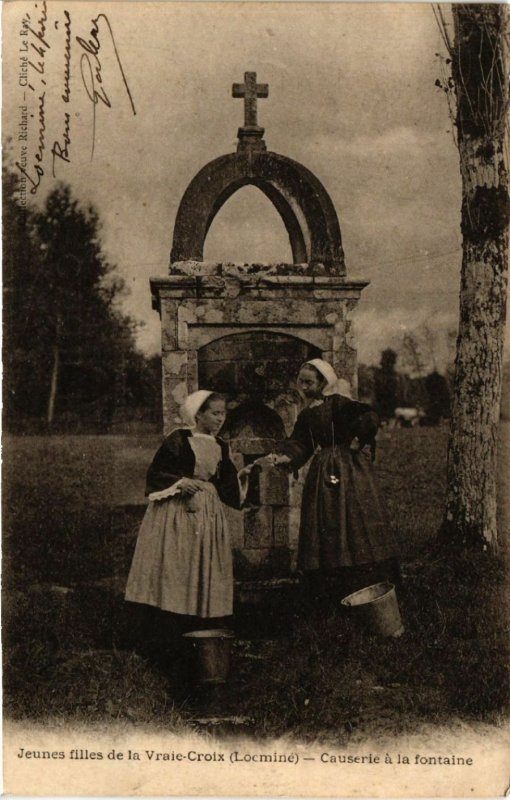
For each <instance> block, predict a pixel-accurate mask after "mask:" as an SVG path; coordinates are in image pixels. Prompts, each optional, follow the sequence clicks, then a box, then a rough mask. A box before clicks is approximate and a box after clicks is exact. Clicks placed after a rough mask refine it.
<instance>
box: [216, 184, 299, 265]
mask: <svg viewBox="0 0 510 800" xmlns="http://www.w3.org/2000/svg"><path fill="white" fill-rule="evenodd" d="M293 256H294V254H293V253H292V252H291V251H290V242H289V236H288V234H287V231H286V230H285V227H284V225H282V221H281V218H280V216H279V213H278V211H277V210H276V207H275V205H274V204H273V203H271V202H270V201H269V200H268V198H267V196H266V195H265V193H264V192H262V191H260V189H259V188H258V187H257V186H254V185H253V184H246V185H245V186H241V188H240V189H238V191H237V192H234V194H232V195H231V196H230V197H229V199H228V200H227V201H226V202H225V203H224V204H223V206H222V207H221V208H220V209H219V211H218V213H217V214H216V216H215V217H214V219H213V220H212V223H211V225H210V227H209V231H208V233H207V236H206V239H205V243H204V259H205V261H206V262H209V263H237V264H248V263H249V264H253V263H257V264H263V263H264V264H269V263H278V264H292V262H293Z"/></svg>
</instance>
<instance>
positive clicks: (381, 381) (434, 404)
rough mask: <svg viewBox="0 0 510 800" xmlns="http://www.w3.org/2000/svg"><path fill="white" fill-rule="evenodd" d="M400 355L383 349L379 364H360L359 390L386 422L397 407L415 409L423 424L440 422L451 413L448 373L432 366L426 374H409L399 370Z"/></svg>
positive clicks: (361, 396)
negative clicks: (443, 373)
mask: <svg viewBox="0 0 510 800" xmlns="http://www.w3.org/2000/svg"><path fill="white" fill-rule="evenodd" d="M397 362H398V354H397V353H396V352H395V350H392V349H390V348H388V349H386V350H383V351H382V353H381V361H380V364H379V366H366V365H364V364H360V366H359V370H358V391H359V396H360V398H361V399H365V400H368V401H369V402H370V403H371V404H372V405H373V406H374V408H375V409H376V411H377V412H378V414H379V416H380V417H381V419H382V420H383V421H388V420H391V419H393V418H394V417H395V410H396V409H398V408H409V407H412V408H416V409H418V410H419V411H421V412H422V413H423V417H422V424H426V425H438V424H439V423H440V422H441V421H442V420H443V419H446V418H448V417H449V416H450V398H451V383H450V380H449V375H448V374H447V375H446V376H445V375H441V374H440V373H439V372H438V371H437V369H435V368H434V369H432V370H431V371H430V372H428V373H427V374H424V375H415V376H412V375H410V374H409V373H408V372H407V371H399V370H397Z"/></svg>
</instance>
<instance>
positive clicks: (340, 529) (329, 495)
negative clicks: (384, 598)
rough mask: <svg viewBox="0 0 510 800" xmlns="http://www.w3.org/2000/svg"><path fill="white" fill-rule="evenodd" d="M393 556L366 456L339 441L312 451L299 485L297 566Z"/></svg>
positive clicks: (334, 565) (325, 566) (328, 566)
mask: <svg viewBox="0 0 510 800" xmlns="http://www.w3.org/2000/svg"><path fill="white" fill-rule="evenodd" d="M395 557H398V545H397V542H396V540H395V537H394V535H393V533H392V530H391V528H390V525H389V521H388V517H387V514H386V510H385V507H384V502H383V500H382V498H381V494H380V491H379V488H378V486H377V482H376V479H375V475H374V469H373V465H372V462H371V459H370V456H369V455H368V454H366V453H365V452H364V451H354V450H350V449H349V448H347V447H343V446H342V447H340V446H338V447H335V448H333V447H328V448H324V449H323V450H320V451H319V452H317V453H316V454H315V455H314V456H313V458H312V461H311V464H310V468H309V470H308V475H307V476H306V480H305V485H304V488H303V500H302V506H301V524H300V531H299V548H298V568H299V569H301V570H303V571H311V570H321V572H324V571H326V572H327V571H335V570H338V569H340V568H342V567H357V566H361V565H369V564H375V563H377V562H382V561H385V560H387V559H394V558H395Z"/></svg>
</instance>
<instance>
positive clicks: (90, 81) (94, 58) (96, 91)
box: [76, 14, 136, 160]
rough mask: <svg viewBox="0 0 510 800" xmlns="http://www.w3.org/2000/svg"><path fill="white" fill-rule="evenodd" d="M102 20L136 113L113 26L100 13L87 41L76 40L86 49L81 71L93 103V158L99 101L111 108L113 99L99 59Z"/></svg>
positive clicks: (95, 19) (78, 37)
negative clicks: (105, 81) (108, 91)
mask: <svg viewBox="0 0 510 800" xmlns="http://www.w3.org/2000/svg"><path fill="white" fill-rule="evenodd" d="M101 20H103V21H104V23H105V24H106V26H107V27H108V31H109V33H110V38H111V41H112V45H113V49H114V51H115V57H116V59H117V64H118V66H119V70H120V74H121V76H122V81H123V83H124V87H125V89H126V92H127V94H128V97H129V102H130V104H131V109H132V111H133V114H134V115H136V109H135V104H134V102H133V98H132V96H131V91H130V89H129V85H128V82H127V79H126V75H125V73H124V69H123V67H122V62H121V60H120V56H119V52H118V50H117V44H116V42H115V37H114V35H113V30H112V26H111V24H110V20H109V19H108V17H107V16H106V14H98V16H97V17H95V18H94V19H92V20H91V21H92V29H91V31H90V34H89V38H88V40H87V41H86V40H85V39H82V37H81V36H77V37H76V41H77V42H78V44H79V45H80V46H81V47H82V48H83V50H84V51H85V52H84V53H82V56H81V59H80V71H81V78H82V81H83V85H84V87H85V91H86V93H87V96H88V98H89V100H90V101H91V103H92V105H93V114H92V150H91V156H90V158H91V160H92V159H93V158H94V147H95V141H96V109H97V105H98V103H102V104H103V105H105V106H106V107H107V108H111V107H112V104H111V100H110V98H109V96H108V93H107V91H106V89H105V87H104V84H103V76H102V73H101V70H102V66H101V61H100V59H99V56H98V53H99V51H100V50H101V42H100V40H99V24H100V22H101Z"/></svg>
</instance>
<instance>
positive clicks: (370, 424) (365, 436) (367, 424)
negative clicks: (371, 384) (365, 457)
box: [333, 400, 379, 457]
mask: <svg viewBox="0 0 510 800" xmlns="http://www.w3.org/2000/svg"><path fill="white" fill-rule="evenodd" d="M333 423H334V425H335V428H336V429H337V430H338V433H339V440H340V443H345V444H350V443H351V442H352V440H353V439H354V438H357V439H358V441H359V443H360V446H361V447H364V446H365V445H369V446H370V448H371V450H372V457H375V437H376V434H377V431H378V429H379V417H378V416H377V414H376V413H375V411H373V410H372V408H371V407H370V406H369V405H367V404H366V403H359V402H358V401H357V400H351V401H350V402H348V403H345V404H344V405H341V406H340V405H338V404H335V405H334V407H333Z"/></svg>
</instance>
